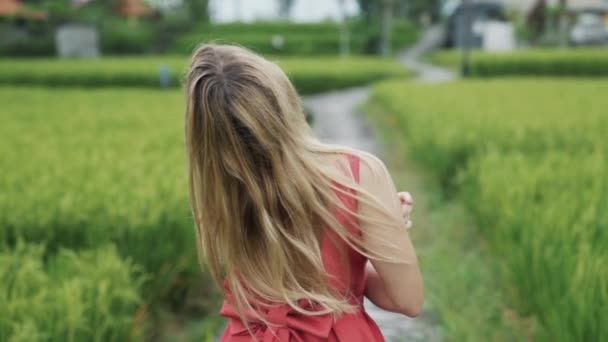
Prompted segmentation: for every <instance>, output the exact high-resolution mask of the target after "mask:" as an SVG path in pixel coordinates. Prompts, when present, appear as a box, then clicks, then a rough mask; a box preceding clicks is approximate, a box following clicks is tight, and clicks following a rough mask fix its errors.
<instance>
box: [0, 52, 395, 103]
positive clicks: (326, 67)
mask: <svg viewBox="0 0 608 342" xmlns="http://www.w3.org/2000/svg"><path fill="white" fill-rule="evenodd" d="M277 62H278V63H279V64H280V65H282V66H283V67H284V68H285V70H286V72H287V73H288V74H289V76H290V77H291V79H292V81H293V82H294V84H295V85H296V87H297V88H298V90H299V91H300V92H302V93H304V94H309V93H316V92H322V91H326V90H332V89H338V88H344V87H352V86H357V85H364V84H367V83H370V82H373V81H376V80H379V79H382V78H390V77H402V76H405V75H406V72H405V70H404V68H403V67H402V66H400V65H399V64H397V63H395V62H394V61H391V60H383V59H377V58H366V57H351V58H337V57H333V58H332V57H324V58H323V57H320V58H294V57H290V58H281V59H279V60H278V61H277ZM187 63H188V61H187V59H186V58H183V57H148V58H134V57H123V58H119V57H116V58H103V59H97V60H55V59H36V60H11V59H4V60H2V59H0V70H1V71H0V84H7V85H43V86H79V87H116V86H121V87H150V88H159V87H160V81H159V71H160V69H161V68H163V66H164V67H166V68H167V69H168V70H169V72H170V78H171V80H172V82H171V86H172V87H180V86H181V80H182V78H183V74H184V71H185V70H186V68H187Z"/></svg>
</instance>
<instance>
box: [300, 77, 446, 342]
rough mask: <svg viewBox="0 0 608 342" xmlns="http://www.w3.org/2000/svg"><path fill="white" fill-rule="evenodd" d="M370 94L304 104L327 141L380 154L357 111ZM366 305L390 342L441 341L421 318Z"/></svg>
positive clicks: (363, 91)
mask: <svg viewBox="0 0 608 342" xmlns="http://www.w3.org/2000/svg"><path fill="white" fill-rule="evenodd" d="M368 96H369V89H368V88H354V89H350V90H344V91H337V92H330V93H325V94H321V95H316V96H311V97H307V98H305V100H304V103H305V106H306V107H307V108H308V110H310V111H311V112H312V113H313V114H314V118H315V119H314V120H315V121H314V125H313V128H314V131H315V133H316V134H317V136H318V137H319V138H320V139H321V140H322V141H324V142H327V143H333V144H339V145H345V146H349V147H352V148H356V149H359V150H363V151H367V152H371V153H373V154H376V155H380V156H381V155H382V151H381V149H380V146H379V145H378V142H377V140H376V138H375V137H374V133H373V130H372V129H371V127H370V125H369V123H368V122H367V120H366V119H365V116H364V115H363V113H361V112H360V111H359V110H358V107H359V106H360V105H362V104H363V103H364V102H365V100H367V97H368ZM365 308H366V310H367V311H368V313H369V314H370V316H372V318H373V319H374V320H375V321H376V322H377V323H378V325H379V326H380V329H381V330H382V333H383V334H384V336H385V337H386V340H387V341H389V342H393V341H437V340H438V338H437V337H436V336H435V335H437V334H435V333H434V332H433V329H430V328H429V327H427V326H425V323H424V322H423V321H422V320H419V319H411V318H408V317H406V316H403V315H400V314H394V313H390V312H387V311H384V310H382V309H380V308H378V307H376V306H374V305H373V304H372V303H371V302H369V301H367V300H366V302H365Z"/></svg>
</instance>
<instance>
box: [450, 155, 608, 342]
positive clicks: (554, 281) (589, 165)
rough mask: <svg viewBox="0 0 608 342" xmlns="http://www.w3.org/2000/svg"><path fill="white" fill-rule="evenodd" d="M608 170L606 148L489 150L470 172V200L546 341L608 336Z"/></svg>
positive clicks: (466, 192)
mask: <svg viewBox="0 0 608 342" xmlns="http://www.w3.org/2000/svg"><path fill="white" fill-rule="evenodd" d="M607 171H608V159H607V156H606V151H601V150H597V151H595V152H591V153H580V154H577V155H569V154H564V153H562V152H560V151H555V150H553V151H548V152H547V153H545V154H543V155H527V154H525V153H522V152H513V153H509V154H506V155H505V154H499V153H487V154H484V155H483V156H480V157H479V160H476V161H475V162H472V163H470V164H469V169H468V170H467V171H466V172H465V175H464V176H463V179H464V183H463V186H462V189H463V194H462V195H463V196H462V198H463V199H464V200H465V201H466V202H468V207H469V208H471V209H472V210H473V211H474V213H475V214H476V217H477V218H478V220H479V223H480V225H479V226H480V229H481V230H482V232H483V235H484V236H485V237H486V238H487V239H488V240H489V241H490V242H491V243H492V247H493V250H494V252H495V253H496V254H497V256H498V257H499V258H500V259H502V260H504V264H503V266H504V269H503V270H502V273H503V274H504V275H505V279H507V280H508V283H510V284H516V288H515V295H514V296H513V297H514V298H516V301H517V306H518V307H519V308H520V309H521V310H523V311H524V312H526V313H533V314H535V315H536V317H537V318H538V320H539V322H540V323H541V325H542V326H543V327H544V328H545V329H544V331H541V332H540V334H542V335H541V336H539V337H541V338H542V339H543V340H551V341H598V340H604V339H606V338H607V337H608V327H607V326H606V325H605V324H603V322H605V320H606V319H607V318H608V306H606V304H608V268H607V267H606V263H607V262H608V252H607V251H608V234H607V233H606V229H607V228H608V182H607V181H606V177H605V175H606V173H607Z"/></svg>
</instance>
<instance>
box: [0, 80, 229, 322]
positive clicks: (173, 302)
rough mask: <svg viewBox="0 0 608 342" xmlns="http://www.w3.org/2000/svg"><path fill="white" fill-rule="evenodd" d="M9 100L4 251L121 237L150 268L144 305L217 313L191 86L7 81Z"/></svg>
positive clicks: (2, 177)
mask: <svg viewBox="0 0 608 342" xmlns="http://www.w3.org/2000/svg"><path fill="white" fill-rule="evenodd" d="M0 101H1V102H2V103H3V111H2V113H1V114H0V122H1V124H0V134H2V137H3V142H4V144H2V145H1V147H0V149H1V152H0V169H2V170H3V171H2V173H0V189H2V192H0V241H1V242H2V243H1V244H0V251H8V250H11V249H12V248H14V246H15V245H16V244H17V241H19V240H20V239H22V240H25V241H27V242H31V243H44V244H45V245H46V247H47V253H48V254H50V255H53V254H54V253H56V252H57V251H59V250H61V249H62V248H65V249H72V250H75V251H78V250H83V249H92V248H96V247H97V246H99V245H106V244H112V245H114V246H116V250H117V252H118V253H119V255H120V256H121V257H123V258H128V259H129V260H132V261H133V262H134V263H135V264H136V265H138V267H141V268H142V272H144V273H146V274H147V275H148V276H149V277H147V278H146V281H145V282H144V284H143V286H142V292H141V295H142V299H143V300H144V301H145V303H144V305H143V306H142V308H143V309H144V311H145V313H147V314H149V315H154V314H155V313H154V312H155V311H156V310H155V308H158V307H163V308H166V309H167V310H173V311H178V312H180V311H188V312H191V313H196V314H198V315H202V316H204V315H206V314H208V313H210V312H212V311H215V310H216V309H217V304H218V303H217V302H218V296H217V294H216V292H215V291H214V287H213V285H212V284H211V282H210V281H209V279H208V277H207V276H206V275H205V274H204V273H203V274H201V270H200V268H199V265H198V262H197V253H196V243H195V234H194V228H193V223H192V219H191V214H190V209H189V204H188V197H187V196H188V195H187V193H188V191H187V186H186V183H187V180H186V169H185V158H184V154H185V153H184V148H183V133H182V130H183V119H182V116H183V111H184V100H183V95H182V94H181V93H180V92H177V91H171V92H163V91H159V90H128V89H104V90H97V91H90V90H75V89H48V88H1V89H0ZM200 294H204V295H200ZM197 296H198V297H197ZM195 297H197V298H199V299H197V300H196V301H193V300H189V299H192V298H195ZM148 318H153V317H148Z"/></svg>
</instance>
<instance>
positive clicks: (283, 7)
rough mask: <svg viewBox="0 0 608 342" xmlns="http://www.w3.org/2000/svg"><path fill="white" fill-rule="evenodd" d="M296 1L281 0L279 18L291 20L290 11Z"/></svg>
mask: <svg viewBox="0 0 608 342" xmlns="http://www.w3.org/2000/svg"><path fill="white" fill-rule="evenodd" d="M294 2H295V0H279V16H281V18H283V19H288V18H289V11H290V10H291V7H292V6H293V3H294Z"/></svg>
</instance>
